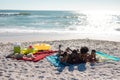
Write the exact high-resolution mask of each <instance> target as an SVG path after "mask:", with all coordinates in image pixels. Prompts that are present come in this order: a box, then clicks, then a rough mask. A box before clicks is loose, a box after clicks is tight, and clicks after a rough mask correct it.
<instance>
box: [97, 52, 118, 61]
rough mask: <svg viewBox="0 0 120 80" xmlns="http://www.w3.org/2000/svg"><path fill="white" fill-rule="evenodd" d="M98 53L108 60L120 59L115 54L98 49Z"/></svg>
mask: <svg viewBox="0 0 120 80" xmlns="http://www.w3.org/2000/svg"><path fill="white" fill-rule="evenodd" d="M96 54H97V55H98V56H101V57H104V58H106V59H108V60H113V61H120V58H118V57H115V56H112V55H108V54H106V53H103V52H99V51H97V52H96Z"/></svg>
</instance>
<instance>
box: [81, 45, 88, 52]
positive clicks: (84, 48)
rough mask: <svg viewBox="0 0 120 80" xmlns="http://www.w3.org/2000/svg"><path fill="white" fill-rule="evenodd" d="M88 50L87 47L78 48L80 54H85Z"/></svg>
mask: <svg viewBox="0 0 120 80" xmlns="http://www.w3.org/2000/svg"><path fill="white" fill-rule="evenodd" d="M88 51H89V49H88V47H86V46H85V47H81V49H80V53H81V54H86V53H87V52H88Z"/></svg>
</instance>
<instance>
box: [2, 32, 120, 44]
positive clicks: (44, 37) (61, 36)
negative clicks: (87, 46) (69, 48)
mask: <svg viewBox="0 0 120 80" xmlns="http://www.w3.org/2000/svg"><path fill="white" fill-rule="evenodd" d="M71 39H91V40H104V41H115V42H120V38H119V35H116V36H115V35H114V36H113V35H100V34H73V33H69V34H68V33H49V32H48V33H0V42H2V43H7V42H33V41H54V40H71Z"/></svg>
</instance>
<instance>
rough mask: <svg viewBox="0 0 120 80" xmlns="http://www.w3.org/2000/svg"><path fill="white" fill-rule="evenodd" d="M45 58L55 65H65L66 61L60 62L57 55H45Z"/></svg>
mask: <svg viewBox="0 0 120 80" xmlns="http://www.w3.org/2000/svg"><path fill="white" fill-rule="evenodd" d="M46 59H47V60H48V61H49V62H50V63H51V64H52V65H53V66H55V67H62V66H67V65H68V64H67V63H61V62H60V60H59V57H58V55H51V56H47V57H46Z"/></svg>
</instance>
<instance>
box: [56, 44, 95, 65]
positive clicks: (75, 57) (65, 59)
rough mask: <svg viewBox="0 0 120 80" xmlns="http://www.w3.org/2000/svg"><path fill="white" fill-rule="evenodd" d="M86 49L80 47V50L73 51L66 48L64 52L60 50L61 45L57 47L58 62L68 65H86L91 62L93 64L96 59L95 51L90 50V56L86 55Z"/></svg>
mask: <svg viewBox="0 0 120 80" xmlns="http://www.w3.org/2000/svg"><path fill="white" fill-rule="evenodd" d="M88 51H89V49H88V47H81V49H80V50H79V49H77V50H76V49H74V50H71V49H70V48H69V47H67V48H66V50H65V51H62V50H61V45H59V52H58V56H59V59H60V62H62V63H69V64H79V63H86V62H92V63H95V62H96V61H97V59H96V54H95V53H96V51H95V50H92V51H91V54H88Z"/></svg>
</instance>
